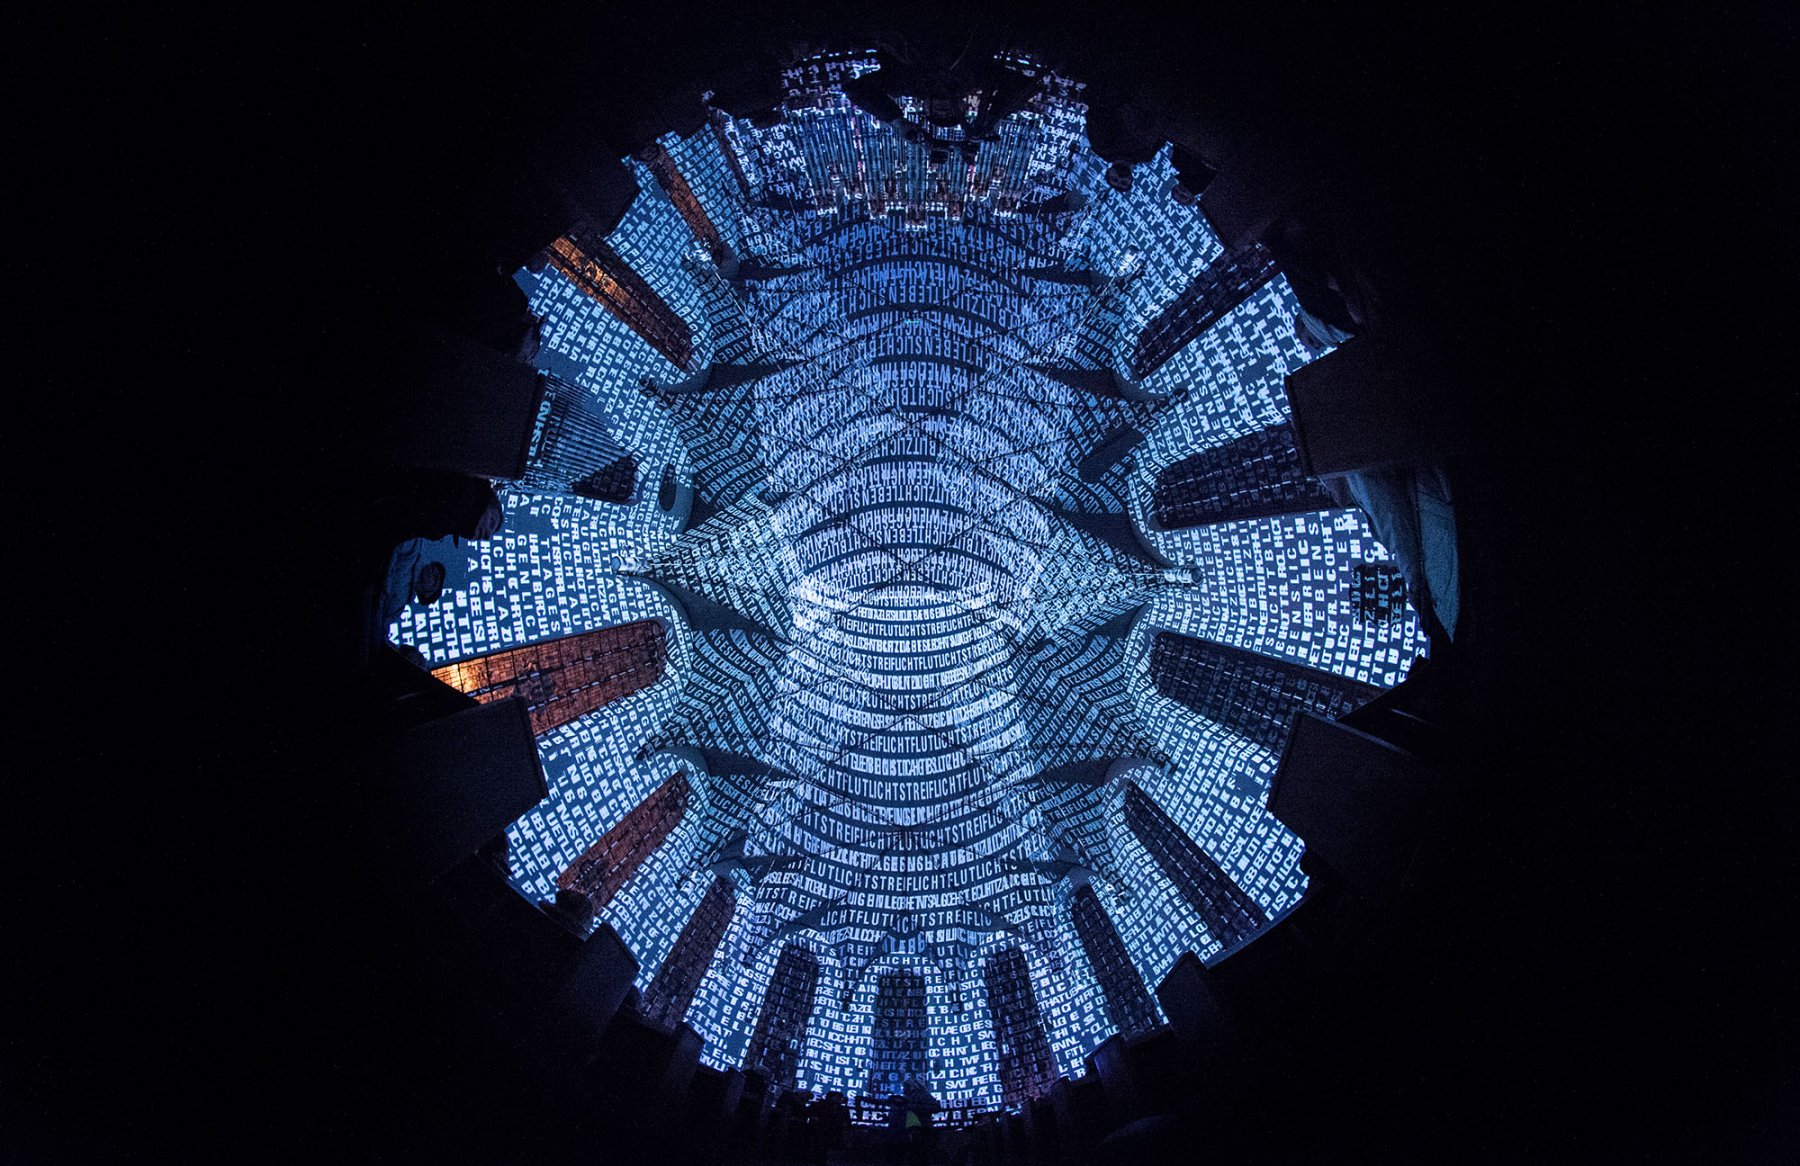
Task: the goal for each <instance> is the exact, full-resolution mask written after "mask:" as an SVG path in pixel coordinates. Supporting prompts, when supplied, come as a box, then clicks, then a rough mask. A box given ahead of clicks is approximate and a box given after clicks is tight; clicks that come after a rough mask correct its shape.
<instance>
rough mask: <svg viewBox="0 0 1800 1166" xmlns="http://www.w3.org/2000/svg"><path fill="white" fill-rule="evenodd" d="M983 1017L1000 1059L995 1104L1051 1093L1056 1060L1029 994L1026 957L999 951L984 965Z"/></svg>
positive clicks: (1015, 1102)
mask: <svg viewBox="0 0 1800 1166" xmlns="http://www.w3.org/2000/svg"><path fill="white" fill-rule="evenodd" d="M984 979H985V980H986V981H987V993H988V1012H989V1013H990V1014H991V1015H992V1017H993V1019H994V1043H995V1044H996V1046H997V1047H998V1050H999V1054H1000V1100H1001V1102H1002V1104H1005V1105H1008V1106H1012V1105H1019V1104H1021V1103H1023V1102H1024V1101H1025V1099H1026V1098H1028V1097H1035V1096H1037V1095H1039V1094H1041V1093H1043V1092H1044V1091H1045V1090H1047V1089H1049V1088H1050V1084H1051V1082H1053V1081H1055V1080H1056V1058H1055V1057H1054V1056H1053V1055H1051V1052H1050V1038H1049V1037H1048V1036H1046V1035H1045V1034H1044V1018H1043V1015H1042V1014H1041V1013H1039V1012H1038V1005H1037V994H1036V993H1035V992H1033V991H1032V990H1031V971H1030V969H1029V968H1027V967H1026V965H1025V953H1024V952H1022V951H1020V950H1019V949H1018V948H1016V947H1008V948H1004V949H1002V950H1000V951H997V952H995V953H994V955H993V956H992V957H991V958H990V959H989V960H988V962H987V968H986V970H985V972H984Z"/></svg>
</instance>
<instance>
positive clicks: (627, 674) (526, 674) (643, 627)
mask: <svg viewBox="0 0 1800 1166" xmlns="http://www.w3.org/2000/svg"><path fill="white" fill-rule="evenodd" d="M668 662H669V644H668V633H667V632H666V630H665V629H664V628H663V625H662V621H660V620H654V619H645V620H639V621H637V622H636V623H628V624H620V625H619V626H618V627H611V628H601V629H599V630H598V631H592V632H583V633H582V634H580V635H578V636H563V637H561V638H560V639H555V640H539V641H538V642H537V643H535V644H526V645H525V646H524V647H521V648H505V649H502V650H501V651H498V652H490V653H488V654H487V655H485V656H473V657H470V658H469V659H467V660H458V661H457V662H456V663H454V664H445V665H443V666H442V667H439V668H434V669H432V670H431V674H432V675H433V676H435V677H437V678H438V679H439V680H442V681H443V682H444V683H445V684H448V685H450V687H452V688H454V689H456V690H457V691H459V692H466V693H468V694H469V695H470V696H472V697H474V698H475V699H476V700H478V701H480V702H482V703H483V704H487V703H488V702H490V701H496V700H505V699H506V698H508V697H511V696H520V697H523V698H524V699H525V703H526V705H527V706H528V707H529V708H530V709H531V729H532V731H533V732H534V733H539V734H543V733H547V732H549V731H550V730H551V729H554V728H556V727H557V726H558V725H566V724H568V723H569V722H570V721H572V720H574V719H575V718H576V717H579V716H584V715H586V714H588V713H591V712H593V711H594V710H595V709H597V708H600V707H601V706H602V705H606V704H610V703H611V702H612V701H615V700H618V699H620V698H621V697H626V696H630V695H631V694H632V693H634V692H637V691H638V690H639V689H643V688H648V687H650V686H651V685H652V684H655V683H656V682H657V681H658V680H661V679H662V675H663V669H664V668H665V667H667V665H668Z"/></svg>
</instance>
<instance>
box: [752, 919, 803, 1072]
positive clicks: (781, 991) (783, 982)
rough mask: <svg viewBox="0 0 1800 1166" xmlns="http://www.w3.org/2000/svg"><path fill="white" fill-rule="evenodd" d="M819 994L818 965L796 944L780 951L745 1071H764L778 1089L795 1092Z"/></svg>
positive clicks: (757, 1023)
mask: <svg viewBox="0 0 1800 1166" xmlns="http://www.w3.org/2000/svg"><path fill="white" fill-rule="evenodd" d="M818 990H819V961H818V959H817V958H815V957H814V956H813V954H812V953H811V952H810V951H807V950H806V949H805V948H803V947H800V946H799V945H797V944H792V943H790V944H788V945H787V946H786V947H784V948H782V949H781V958H780V959H778V960H777V961H776V962H775V975H774V977H773V978H771V979H770V980H769V990H768V992H767V993H766V994H765V995H764V996H763V1006H762V1015H760V1016H758V1017H757V1018H756V1031H755V1032H754V1033H753V1034H752V1035H751V1037H750V1050H749V1052H748V1053H746V1054H745V1056H744V1068H746V1069H761V1070H762V1071H763V1072H765V1073H767V1074H768V1075H769V1081H770V1082H771V1083H772V1084H773V1085H775V1086H776V1087H778V1088H781V1089H792V1088H793V1087H794V1078H795V1072H796V1070H797V1069H799V1067H800V1058H801V1056H802V1055H803V1054H804V1053H805V1051H806V1026H807V1022H808V1021H810V1020H811V1019H812V1010H813V999H814V997H815V996H816V995H817V994H818Z"/></svg>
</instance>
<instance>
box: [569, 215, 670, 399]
mask: <svg viewBox="0 0 1800 1166" xmlns="http://www.w3.org/2000/svg"><path fill="white" fill-rule="evenodd" d="M546 256H547V257H548V259H549V261H550V265H551V266H552V267H554V268H556V270H558V271H560V272H562V273H563V274H564V275H566V276H568V277H569V282H571V283H573V284H574V285H575V286H576V287H578V288H580V289H581V290H582V291H583V292H585V293H586V294H587V295H589V296H591V297H593V298H594V299H596V300H598V301H600V303H601V304H603V305H605V307H606V310H607V311H609V312H611V313H612V314H613V315H615V316H617V317H618V318H619V319H620V320H623V321H624V322H625V324H626V325H627V326H628V327H630V329H631V330H632V331H633V332H635V333H637V334H638V336H639V337H640V338H641V339H643V340H644V341H645V342H646V343H648V344H649V345H650V346H651V347H652V348H654V349H656V350H657V351H658V352H660V353H662V354H663V355H664V356H666V357H668V358H669V363H671V364H673V365H674V366H675V367H676V368H679V369H682V370H683V371H686V369H687V367H688V361H689V360H691V359H692V358H693V355H694V334H693V332H692V330H690V329H689V328H688V325H687V321H686V320H683V319H682V318H681V316H680V315H679V314H678V313H677V312H676V311H675V309H674V308H671V307H670V306H669V304H668V301H667V300H665V299H663V298H662V297H661V296H659V295H657V294H656V289H654V288H652V287H651V286H650V285H649V283H647V282H646V281H645V280H644V277H643V276H641V275H639V274H638V273H637V272H635V271H633V270H632V268H631V264H629V263H627V262H625V258H624V256H622V255H620V254H619V253H618V252H617V251H614V250H613V249H612V247H611V246H610V245H608V244H607V243H606V242H605V241H604V240H601V239H594V240H591V241H583V242H577V241H576V240H575V239H574V238H573V237H572V236H566V235H565V236H564V237H563V238H561V239H558V240H557V241H556V242H554V243H552V244H550V247H549V250H548V251H547V252H546Z"/></svg>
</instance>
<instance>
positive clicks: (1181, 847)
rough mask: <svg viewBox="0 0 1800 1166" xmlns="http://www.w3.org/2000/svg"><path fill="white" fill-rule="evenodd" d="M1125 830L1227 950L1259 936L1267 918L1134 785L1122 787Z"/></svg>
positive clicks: (1241, 890) (1145, 794) (1195, 844)
mask: <svg viewBox="0 0 1800 1166" xmlns="http://www.w3.org/2000/svg"><path fill="white" fill-rule="evenodd" d="M1125 824H1126V825H1128V826H1130V827H1131V832H1132V833H1133V834H1134V835H1136V836H1137V840H1138V841H1139V842H1141V843H1143V846H1144V849H1145V850H1147V851H1149V852H1150V857H1151V858H1153V859H1155V860H1156V865H1158V866H1160V867H1161V868H1162V871H1163V873H1164V874H1165V875H1167V876H1168V878H1169V881H1170V882H1172V883H1174V884H1175V889H1176V890H1177V891H1179V892H1180V893H1181V897H1182V898H1183V899H1185V900H1186V901H1187V904H1188V906H1190V907H1192V908H1193V909H1194V911H1195V913H1197V914H1198V915H1199V916H1200V918H1201V919H1202V920H1204V921H1205V923H1206V929H1207V931H1209V932H1211V933H1212V936H1213V938H1214V939H1217V940H1218V941H1219V942H1220V943H1222V944H1224V945H1225V946H1226V947H1230V946H1231V945H1233V944H1235V943H1237V942H1239V941H1240V940H1243V939H1247V938H1249V937H1250V936H1251V935H1254V934H1255V933H1256V932H1257V931H1258V930H1260V929H1261V928H1262V926H1263V924H1265V923H1267V922H1268V921H1269V917H1268V915H1267V914H1266V913H1264V911H1263V909H1262V908H1261V907H1260V906H1258V905H1257V902H1256V900H1255V899H1252V898H1251V897H1250V896H1249V895H1247V894H1245V893H1244V889H1243V888H1242V887H1240V886H1238V885H1237V883H1236V882H1234V881H1232V878H1231V876H1230V875H1228V874H1226V873H1225V871H1224V870H1223V869H1222V868H1221V867H1220V866H1219V864H1218V863H1216V862H1214V861H1213V860H1212V856H1211V855H1209V854H1207V853H1206V851H1204V850H1201V849H1200V847H1199V845H1198V844H1197V843H1196V842H1195V841H1194V840H1193V839H1192V838H1189V837H1188V836H1187V831H1185V830H1183V829H1182V828H1181V827H1180V826H1177V825H1176V824H1175V820H1174V819H1173V818H1171V817H1169V815H1168V814H1167V813H1165V812H1164V811H1163V808H1162V807H1161V806H1159V805H1157V804H1156V802H1155V801H1154V800H1153V799H1152V798H1151V797H1150V795H1149V794H1147V793H1145V792H1144V791H1143V790H1141V789H1139V788H1138V787H1137V786H1135V785H1129V784H1128V785H1126V787H1125Z"/></svg>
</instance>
